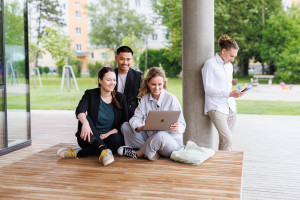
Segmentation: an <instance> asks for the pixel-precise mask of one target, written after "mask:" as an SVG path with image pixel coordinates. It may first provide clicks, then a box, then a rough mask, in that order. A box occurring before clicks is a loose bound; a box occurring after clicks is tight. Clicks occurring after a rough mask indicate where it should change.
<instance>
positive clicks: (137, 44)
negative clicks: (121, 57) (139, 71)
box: [122, 33, 143, 65]
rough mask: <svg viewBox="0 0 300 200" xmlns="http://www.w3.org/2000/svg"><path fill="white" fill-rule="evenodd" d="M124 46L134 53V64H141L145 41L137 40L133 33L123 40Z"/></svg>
mask: <svg viewBox="0 0 300 200" xmlns="http://www.w3.org/2000/svg"><path fill="white" fill-rule="evenodd" d="M122 46H130V48H131V49H132V51H133V52H134V53H133V58H134V60H133V62H134V64H135V65H138V64H139V57H140V54H141V51H142V48H143V40H142V39H141V38H137V37H136V36H135V35H134V33H131V34H129V35H127V36H125V37H123V38H122Z"/></svg>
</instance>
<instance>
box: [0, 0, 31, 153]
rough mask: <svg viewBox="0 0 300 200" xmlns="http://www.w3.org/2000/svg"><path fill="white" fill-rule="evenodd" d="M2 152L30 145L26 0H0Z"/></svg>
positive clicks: (0, 129) (0, 144) (0, 118)
mask: <svg viewBox="0 0 300 200" xmlns="http://www.w3.org/2000/svg"><path fill="white" fill-rule="evenodd" d="M0 6H1V7H0V8H1V15H0V18H1V19H0V21H1V27H0V38H1V39H0V58H1V59H0V155H3V154H6V153H8V152H11V151H14V150H17V149H20V148H23V147H26V146H29V145H31V134H30V101H29V99H30V98H29V92H30V87H29V67H28V66H29V65H28V25H27V22H28V18H27V0H18V1H12V0H1V1H0Z"/></svg>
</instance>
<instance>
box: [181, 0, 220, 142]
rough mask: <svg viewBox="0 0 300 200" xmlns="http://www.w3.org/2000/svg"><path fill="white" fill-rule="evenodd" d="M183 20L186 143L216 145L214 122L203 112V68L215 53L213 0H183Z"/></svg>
mask: <svg viewBox="0 0 300 200" xmlns="http://www.w3.org/2000/svg"><path fill="white" fill-rule="evenodd" d="M182 20H183V21H182V57H183V113H184V117H185V120H186V123H187V129H186V132H185V134H184V142H185V143H186V142H187V141H188V140H191V141H193V142H195V143H197V144H198V145H199V146H203V147H208V148H213V131H212V130H213V129H212V123H211V122H210V119H209V118H208V116H205V115H204V88H203V82H202V75H201V69H202V67H203V65H204V62H205V61H206V60H207V59H208V58H211V57H212V56H213V55H214V1H213V0H182Z"/></svg>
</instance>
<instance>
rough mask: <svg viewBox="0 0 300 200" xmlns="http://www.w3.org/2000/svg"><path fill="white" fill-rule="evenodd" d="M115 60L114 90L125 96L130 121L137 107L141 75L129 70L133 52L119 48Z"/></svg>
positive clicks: (125, 48)
mask: <svg viewBox="0 0 300 200" xmlns="http://www.w3.org/2000/svg"><path fill="white" fill-rule="evenodd" d="M115 59H116V62H117V63H118V68H117V69H116V70H115V72H116V75H117V85H116V90H117V91H118V92H120V93H122V94H124V95H125V96H126V101H127V105H128V117H129V119H130V118H131V117H132V116H133V115H134V111H135V109H136V107H137V106H138V99H137V95H138V93H139V89H140V86H141V83H142V81H143V79H142V77H143V74H142V73H141V72H138V71H136V70H134V69H131V68H130V66H131V65H132V63H133V51H132V50H131V49H130V48H129V47H128V46H121V47H119V48H118V49H117V55H116V57H115Z"/></svg>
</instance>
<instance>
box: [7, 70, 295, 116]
mask: <svg viewBox="0 0 300 200" xmlns="http://www.w3.org/2000/svg"><path fill="white" fill-rule="evenodd" d="M249 80H250V78H249V77H244V78H243V77H242V78H240V77H239V81H238V84H239V85H241V86H243V85H244V84H245V83H247V82H249ZM42 82H43V88H42V89H41V88H40V87H39V85H38V83H37V88H34V87H33V81H31V85H30V99H31V109H45V110H49V109H53V110H75V108H76V106H77V105H78V102H79V100H80V99H81V97H82V95H83V93H84V91H85V90H86V89H91V88H94V87H97V80H96V78H89V77H88V76H83V77H81V78H78V79H77V82H78V85H79V89H80V92H77V90H76V87H75V85H74V83H73V85H72V88H71V91H70V92H68V91H67V89H66V86H65V85H64V87H63V92H60V84H61V79H60V78H58V77H57V76H49V75H48V77H44V78H43V79H42ZM168 91H169V92H171V93H172V94H174V95H175V96H177V98H178V100H179V102H180V103H181V104H182V79H180V78H169V79H168ZM11 98H12V99H11V101H16V99H13V97H11ZM16 104H17V103H16ZM237 105H238V113H239V114H258V115H300V104H299V102H283V101H252V100H237Z"/></svg>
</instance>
